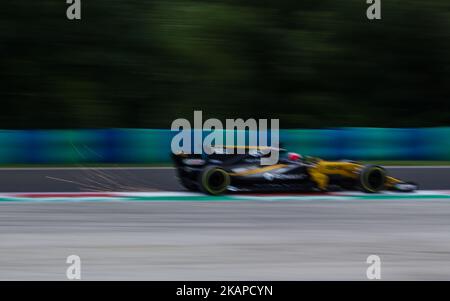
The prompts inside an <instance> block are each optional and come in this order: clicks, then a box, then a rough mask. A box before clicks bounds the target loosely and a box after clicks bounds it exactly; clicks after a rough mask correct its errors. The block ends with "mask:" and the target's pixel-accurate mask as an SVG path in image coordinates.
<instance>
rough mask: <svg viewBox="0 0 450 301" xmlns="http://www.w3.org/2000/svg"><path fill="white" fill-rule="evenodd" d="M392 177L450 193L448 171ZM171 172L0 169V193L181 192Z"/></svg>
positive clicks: (410, 171)
mask: <svg viewBox="0 0 450 301" xmlns="http://www.w3.org/2000/svg"><path fill="white" fill-rule="evenodd" d="M388 171H389V173H390V174H391V175H393V176H396V177H399V178H401V179H404V180H407V181H414V182H416V183H418V184H419V186H420V188H421V189H450V166H448V167H415V168H414V167H412V168H405V167H389V168H388ZM182 189H183V188H181V186H180V185H179V184H178V181H177V179H176V178H175V170H174V169H172V168H35V169H23V168H12V169H0V192H75V191H152V190H166V191H176V190H182Z"/></svg>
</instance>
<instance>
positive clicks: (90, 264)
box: [0, 168, 450, 280]
mask: <svg viewBox="0 0 450 301" xmlns="http://www.w3.org/2000/svg"><path fill="white" fill-rule="evenodd" d="M28 172H29V171H22V173H20V171H17V170H2V171H1V172H0V179H1V181H2V189H1V190H2V191H49V188H50V190H51V191H74V190H73V189H74V188H75V186H74V185H77V184H75V183H72V182H74V181H75V182H77V183H83V184H84V183H93V182H92V181H87V182H86V178H85V179H83V178H82V177H83V176H82V174H77V172H80V171H79V170H65V171H64V170H57V171H53V170H34V171H32V173H31V174H30V173H28ZM82 172H83V173H84V172H85V171H82ZM92 172H93V171H89V173H92ZM94 172H97V171H94ZM100 172H101V174H102V176H103V177H104V179H103V180H104V181H107V183H109V184H108V185H114V183H115V184H116V185H117V184H118V185H119V186H116V187H117V188H116V190H128V189H142V190H145V189H148V190H152V189H169V190H174V189H180V188H179V187H178V186H174V185H176V184H174V179H172V178H173V170H171V169H164V170H155V169H140V170H137V171H133V170H120V171H117V170H102V171H100ZM111 172H112V173H113V178H111ZM392 172H398V173H403V172H405V175H409V176H410V178H409V179H411V180H414V181H417V182H419V183H420V184H425V185H426V186H425V187H426V189H433V187H436V189H449V187H448V179H449V178H450V177H448V174H449V169H445V168H441V169H434V170H431V171H430V170H427V169H401V170H400V169H399V170H393V171H392ZM130 173H131V175H130ZM436 175H440V177H437V176H436ZM48 176H50V177H54V178H60V179H59V180H51V179H50V178H48ZM89 177H94V178H92V179H96V180H93V181H97V182H100V181H99V176H97V177H96V176H95V175H94V174H90V175H89ZM428 177H430V178H428ZM443 177H447V178H443ZM100 178H101V177H100ZM61 179H62V180H66V182H65V181H61ZM20 180H21V181H22V182H21V183H20V182H18V181H20ZM79 180H84V181H83V182H79ZM419 180H421V181H419ZM424 180H427V181H428V182H425V183H424ZM67 181H72V182H67ZM114 181H115V182H114ZM47 183H52V184H47ZM100 183H101V184H100V187H101V186H102V185H103V186H104V188H103V189H105V190H106V189H107V184H106V182H100ZM42 185H44V186H42ZM97 185H98V184H97ZM93 187H96V188H95V189H96V190H101V189H99V186H93ZM44 188H46V189H44ZM77 188H78V190H89V189H88V187H85V186H82V187H79V186H77ZM449 216H450V201H448V200H431V199H429V200H427V199H423V200H378V201H356V200H352V201H350V200H349V201H342V200H340V201H291V202H286V201H283V202H258V201H245V202H127V203H125V202H122V203H84V202H80V203H70V202H62V203H0V280H65V279H66V269H67V267H68V266H69V265H68V264H66V258H67V256H69V255H72V254H76V255H79V256H80V257H81V260H82V279H84V280H366V279H367V278H366V269H367V267H368V264H367V263H366V258H367V257H368V256H369V255H371V254H375V255H378V256H380V258H381V261H382V265H381V267H382V270H381V271H382V272H381V275H382V279H384V280H450V239H449V237H450V219H449Z"/></svg>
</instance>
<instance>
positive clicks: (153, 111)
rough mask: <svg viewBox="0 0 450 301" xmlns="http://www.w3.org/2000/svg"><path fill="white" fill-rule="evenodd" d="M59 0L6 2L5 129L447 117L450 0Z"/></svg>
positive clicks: (1, 64)
mask: <svg viewBox="0 0 450 301" xmlns="http://www.w3.org/2000/svg"><path fill="white" fill-rule="evenodd" d="M65 2H66V1H65V0H40V1H31V0H30V1H8V3H2V4H1V11H2V17H1V19H0V97H1V103H2V106H1V108H2V112H1V114H0V128H93V127H145V128H167V127H170V124H171V122H172V120H173V119H175V118H180V117H185V118H192V116H193V110H195V109H198V110H203V112H204V115H205V116H204V117H205V118H209V117H216V118H219V119H222V120H223V119H225V118H250V117H252V118H279V119H280V124H281V127H284V128H301V127H335V126H378V127H419V126H443V125H448V124H449V120H450V118H449V112H450V110H449V107H450V2H449V1H448V0H411V1H386V0H382V20H376V21H369V20H368V19H367V18H366V9H367V4H366V1H364V0H346V1H336V0H308V1H300V0H296V1H294V0H282V1H280V0H278V1H264V0H258V1H257V0H239V1H238V0H235V1H231V0H228V1H226V0H222V1H213V0H210V1H205V0H204V1H201V0H195V1H194V0H191V1H189V0H176V1H169V0H164V1H163V0H160V1H144V0H141V1H136V0H134V1H132V0H127V1H125V0H122V1H118V0H95V1H87V0H82V1H81V2H82V19H81V20H80V21H69V20H67V18H66V8H67V4H66V3H65Z"/></svg>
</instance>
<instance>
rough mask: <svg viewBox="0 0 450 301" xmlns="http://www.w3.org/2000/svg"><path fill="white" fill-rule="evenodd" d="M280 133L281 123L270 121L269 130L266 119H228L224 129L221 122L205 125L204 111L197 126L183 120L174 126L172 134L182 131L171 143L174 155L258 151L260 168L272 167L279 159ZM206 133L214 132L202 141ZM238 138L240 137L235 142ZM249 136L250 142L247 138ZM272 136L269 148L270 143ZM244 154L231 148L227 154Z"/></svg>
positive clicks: (196, 117)
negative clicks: (249, 147) (251, 149)
mask: <svg viewBox="0 0 450 301" xmlns="http://www.w3.org/2000/svg"><path fill="white" fill-rule="evenodd" d="M279 129H280V122H279V120H278V119H270V129H269V128H268V120H267V119H259V120H258V121H256V119H252V118H250V119H247V120H246V121H244V120H243V119H240V118H239V119H226V122H225V127H224V126H223V124H222V122H221V121H220V120H218V119H215V118H211V119H207V120H205V122H203V114H202V111H194V126H193V127H192V126H191V123H190V122H189V120H187V119H184V118H179V119H176V120H174V121H173V122H172V126H171V130H172V131H179V133H177V134H176V135H175V136H174V137H173V139H172V143H171V150H172V153H174V154H177V153H181V152H182V153H184V154H203V153H204V154H208V155H211V154H212V153H214V152H217V149H221V148H222V149H223V148H224V146H251V147H257V149H259V150H260V152H261V153H262V156H261V165H273V164H276V163H277V162H278V158H279V150H278V147H279V145H280V143H279ZM224 130H225V141H224ZM204 131H211V132H210V133H209V134H208V135H207V136H206V137H203V133H204ZM192 132H193V134H194V135H193V136H194V139H193V141H192ZM235 135H237V137H236V139H235ZM247 135H248V141H246V136H247ZM269 136H270V145H269V143H268V141H269V139H268V138H269ZM235 151H236V153H237V154H245V153H246V148H245V147H242V148H239V147H237V148H234V147H232V148H229V149H228V151H227V153H228V154H230V153H234V152H235Z"/></svg>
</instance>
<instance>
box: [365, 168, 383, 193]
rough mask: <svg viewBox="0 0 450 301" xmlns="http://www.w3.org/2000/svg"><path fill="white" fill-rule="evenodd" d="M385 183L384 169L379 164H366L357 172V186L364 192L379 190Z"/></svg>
mask: <svg viewBox="0 0 450 301" xmlns="http://www.w3.org/2000/svg"><path fill="white" fill-rule="evenodd" d="M385 184H386V170H385V169H384V168H383V167H381V166H376V165H366V166H365V167H364V168H363V169H362V170H361V172H360V174H359V186H360V187H361V189H362V190H363V191H365V192H371V193H374V192H379V191H381V190H383V189H384V187H385Z"/></svg>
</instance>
